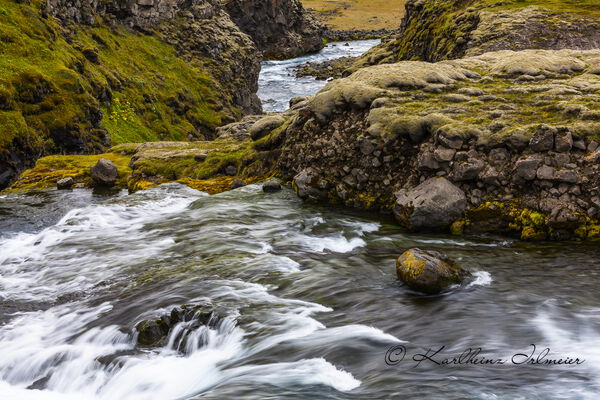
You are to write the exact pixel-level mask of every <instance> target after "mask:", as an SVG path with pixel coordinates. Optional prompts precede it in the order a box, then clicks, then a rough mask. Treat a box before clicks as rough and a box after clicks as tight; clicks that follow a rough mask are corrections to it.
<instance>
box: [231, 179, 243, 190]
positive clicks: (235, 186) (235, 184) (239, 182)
mask: <svg viewBox="0 0 600 400" xmlns="http://www.w3.org/2000/svg"><path fill="white" fill-rule="evenodd" d="M244 186H246V182H244V181H243V180H241V179H235V180H234V181H233V183H232V184H231V189H238V188H241V187H244Z"/></svg>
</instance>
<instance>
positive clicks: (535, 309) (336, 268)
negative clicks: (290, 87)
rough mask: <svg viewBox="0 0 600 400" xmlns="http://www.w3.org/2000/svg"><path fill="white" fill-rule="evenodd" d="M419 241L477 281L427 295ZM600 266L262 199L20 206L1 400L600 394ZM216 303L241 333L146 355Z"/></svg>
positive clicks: (590, 259)
mask: <svg viewBox="0 0 600 400" xmlns="http://www.w3.org/2000/svg"><path fill="white" fill-rule="evenodd" d="M295 94H297V93H296V92H295V93H294V95H295ZM290 97H291V96H290ZM281 99H282V98H281ZM417 246H418V247H421V248H427V249H434V250H439V251H442V252H445V253H447V254H448V255H450V256H453V257H455V258H457V259H458V260H460V262H461V263H462V264H463V265H465V267H467V268H468V269H470V270H471V271H473V272H474V275H475V279H474V280H473V281H472V282H471V283H469V284H468V285H466V286H465V287H461V288H454V289H453V290H450V291H448V292H446V293H444V294H442V295H437V296H423V295H419V294H417V293H414V292H412V291H410V290H409V289H407V288H406V287H405V286H404V285H402V284H401V283H399V282H398V281H397V280H396V276H395V259H396V258H397V256H398V255H399V254H401V253H402V252H403V251H404V250H406V249H408V248H411V247H417ZM599 266H600V251H599V250H598V245H597V244H593V243H535V244H534V243H523V242H519V241H513V240H507V239H505V238H498V237H452V236H445V235H416V234H408V233H406V232H404V231H402V229H400V228H399V227H398V226H397V225H396V224H395V223H394V222H393V221H392V220H390V219H388V218H386V217H382V216H379V215H373V214H366V213H360V212H357V211H353V210H348V209H343V208H331V207H324V206H317V205H309V204H304V203H302V202H301V201H300V200H299V199H298V198H297V197H296V196H295V194H294V193H293V192H292V191H291V190H290V189H284V190H283V191H282V192H279V193H275V194H264V193H263V192H262V190H261V188H260V186H259V185H250V186H247V187H244V188H240V189H237V190H234V191H230V192H227V193H222V194H219V195H213V196H210V195H207V194H205V193H202V192H198V191H195V190H193V189H190V188H187V187H185V186H182V185H179V184H167V185H162V186H160V187H156V188H153V189H150V190H146V191H142V192H138V193H135V194H131V195H129V194H127V193H126V192H121V193H118V194H116V195H112V196H102V195H97V194H94V193H93V192H92V191H90V190H74V191H42V192H29V193H23V194H11V195H3V196H0V324H1V325H0V348H1V349H2V353H1V355H2V356H1V357H0V399H67V400H68V399H77V400H81V399H111V400H113V399H234V398H235V399H332V400H334V399H335V400H339V399H396V398H403V399H422V398H426V399H486V400H487V399H511V400H512V399H597V398H599V396H600V292H599V291H598V287H599V286H600V274H599V273H598V267H599ZM207 301H210V302H211V303H212V304H213V305H215V306H218V307H219V308H220V310H221V312H222V313H223V315H224V318H223V319H222V320H221V321H220V322H219V323H218V324H216V325H215V326H211V327H205V328H201V329H200V330H199V334H198V335H195V336H191V338H192V339H193V340H188V342H187V344H186V346H185V347H184V348H182V347H181V346H179V343H178V342H177V340H176V338H174V337H172V338H170V340H169V342H168V344H167V345H165V346H164V347H159V348H142V347H138V346H136V334H135V333H134V332H135V329H134V327H135V326H136V324H137V323H138V322H140V321H142V320H144V319H148V318H156V317H158V316H160V315H162V314H164V313H166V312H169V310H171V309H172V308H173V307H176V306H179V305H182V304H189V303H200V302H207ZM531 344H535V345H536V346H537V347H536V350H535V356H534V357H533V359H537V358H538V356H539V354H543V352H544V349H546V348H549V349H550V353H549V355H548V356H547V357H546V359H553V360H557V359H559V358H562V359H567V358H569V359H578V360H579V361H581V362H580V363H574V364H570V365H555V364H551V365H545V364H543V363H542V364H538V365H536V364H531V363H529V362H528V361H527V359H528V358H529V354H530V353H531V352H532V351H533V348H532V347H531ZM400 346H403V347H400ZM442 346H443V348H442ZM479 347H481V348H482V350H483V351H482V353H481V354H480V355H478V356H477V357H473V356H471V357H465V356H463V357H460V355H461V353H465V351H468V349H469V348H471V349H472V352H471V354H472V355H473V354H474V352H476V349H477V348H479ZM429 349H432V352H430V353H429V358H425V359H424V358H423V355H424V354H425V355H426V354H427V352H428V350H429ZM439 349H441V350H440V351H439V352H438V353H437V354H435V355H432V354H433V353H435V352H436V351H437V350H439ZM403 352H404V354H403ZM522 354H526V355H522ZM403 356H404V358H402V357H403ZM419 357H420V358H419ZM484 357H485V359H488V360H503V361H504V363H502V364H499V363H487V364H485V365H479V364H478V363H477V360H483V359H484ZM413 358H414V359H413ZM454 358H455V360H454V361H452V359H454ZM415 359H416V360H419V359H421V362H420V363H419V362H418V361H415ZM443 360H450V361H449V362H446V363H445V362H444V361H443ZM468 360H470V362H469V361H468ZM386 361H387V362H386Z"/></svg>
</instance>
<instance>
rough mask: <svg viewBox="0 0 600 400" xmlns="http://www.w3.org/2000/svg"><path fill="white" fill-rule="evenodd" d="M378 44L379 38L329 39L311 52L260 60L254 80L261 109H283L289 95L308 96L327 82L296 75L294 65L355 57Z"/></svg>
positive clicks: (287, 104) (286, 104)
mask: <svg viewBox="0 0 600 400" xmlns="http://www.w3.org/2000/svg"><path fill="white" fill-rule="evenodd" d="M379 43H380V40H379V39H376V40H359V41H354V42H332V43H328V44H327V45H326V46H325V48H324V49H323V50H321V51H320V52H318V53H315V54H309V55H306V56H304V57H298V58H293V59H290V60H283V61H265V62H263V63H262V69H261V72H260V77H259V79H258V86H259V89H258V97H259V98H260V100H261V101H262V104H263V109H264V111H265V112H273V111H284V110H286V109H287V108H288V107H289V101H290V99H291V98H292V97H296V96H311V95H313V94H315V93H317V92H318V91H319V90H320V89H321V88H322V87H323V86H325V84H326V83H327V82H326V81H319V80H316V79H314V78H312V77H309V76H307V77H301V78H297V77H295V75H294V68H296V67H298V66H300V65H302V64H305V63H307V62H323V61H329V60H333V59H336V58H341V57H357V56H359V55H361V54H363V53H364V52H366V51H367V50H369V49H370V48H371V47H373V46H375V45H377V44H379Z"/></svg>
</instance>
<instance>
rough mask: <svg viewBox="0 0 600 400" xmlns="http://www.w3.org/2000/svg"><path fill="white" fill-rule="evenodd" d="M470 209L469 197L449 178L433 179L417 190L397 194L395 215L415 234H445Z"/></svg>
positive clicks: (402, 191)
mask: <svg viewBox="0 0 600 400" xmlns="http://www.w3.org/2000/svg"><path fill="white" fill-rule="evenodd" d="M466 207H467V198H466V196H465V193H464V192H463V191H462V190H461V189H460V188H458V187H457V186H455V185H454V184H452V183H451V182H450V181H449V180H447V179H446V178H442V177H438V178H430V179H428V180H426V181H425V182H423V183H421V184H420V185H419V186H417V187H415V188H413V189H409V190H406V189H402V190H400V191H399V192H397V193H396V205H395V207H394V215H395V217H396V219H397V220H398V222H399V223H400V224H401V225H402V226H404V227H406V228H408V229H410V230H414V231H442V230H446V229H448V227H449V226H450V225H451V224H452V222H454V221H455V220H457V219H458V218H460V217H461V216H462V214H463V212H464V211H465V209H466Z"/></svg>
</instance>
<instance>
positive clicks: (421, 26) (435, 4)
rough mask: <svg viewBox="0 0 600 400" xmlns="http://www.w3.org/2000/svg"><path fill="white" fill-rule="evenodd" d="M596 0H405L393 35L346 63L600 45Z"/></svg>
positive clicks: (358, 66) (363, 63) (599, 17)
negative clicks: (395, 32) (397, 32)
mask: <svg viewBox="0 0 600 400" xmlns="http://www.w3.org/2000/svg"><path fill="white" fill-rule="evenodd" d="M597 7H598V4H597V2H596V1H595V0H584V1H582V2H578V3H577V4H574V3H572V2H568V1H559V2H555V3H552V4H548V2H546V1H541V0H540V1H528V2H519V1H516V0H514V1H503V2H495V1H474V0H467V1H464V0H461V1H457V0H452V1H446V0H408V1H407V2H406V5H405V8H406V11H405V15H404V18H403V20H402V24H401V28H400V34H399V35H398V36H397V39H395V40H391V41H388V42H386V43H383V44H382V45H380V46H378V47H376V48H374V49H372V50H371V51H369V52H367V53H366V54H365V55H363V56H362V57H361V58H360V59H359V60H358V61H357V62H356V63H355V65H354V66H353V67H352V68H351V70H353V71H354V70H356V69H358V68H360V67H363V66H367V65H375V64H382V63H393V62H397V61H400V60H424V61H440V60H444V59H454V58H461V57H465V56H473V55H479V54H483V53H485V52H489V51H498V50H515V51H516V50H525V49H552V50H559V49H579V50H587V49H597V48H600V13H599V12H598V8H597Z"/></svg>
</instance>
